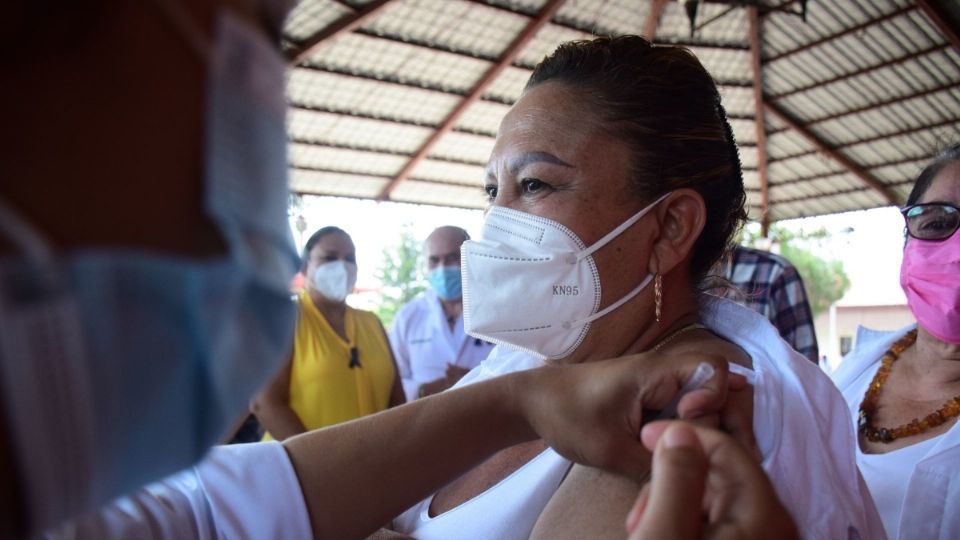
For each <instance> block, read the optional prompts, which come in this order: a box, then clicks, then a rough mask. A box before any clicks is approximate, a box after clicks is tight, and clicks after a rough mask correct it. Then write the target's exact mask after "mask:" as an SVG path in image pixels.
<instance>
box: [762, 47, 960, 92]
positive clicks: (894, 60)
mask: <svg viewBox="0 0 960 540" xmlns="http://www.w3.org/2000/svg"><path fill="white" fill-rule="evenodd" d="M947 47H948V45H946V44H941V45H934V46H932V47H927V48H926V49H923V50H920V51H915V52H912V53H910V54H907V55H904V56H900V57H897V58H892V59H890V60H887V61H886V62H881V63H879V64H875V65H872V66H867V67H865V68H860V69H858V70H856V71H851V72H849V73H844V74H842V75H837V76H836V77H831V78H829V79H825V80H822V81H817V82H814V83H810V84H808V85H806V86H798V87H796V88H794V89H792V90H788V91H786V92H782V93H780V94H776V95H772V96H769V99H772V100H778V99H783V98H785V97H789V96H792V95H794V94H800V93H802V92H808V91H810V90H813V89H815V88H820V87H822V86H827V85H830V84H834V83H837V82H840V81H844V80H847V79H851V78H853V77H857V76H859V75H864V74H866V73H870V72H871V71H876V70H879V69H883V68H886V67H890V66H895V65H897V64H902V63H904V62H907V61H910V60H914V59H916V58H920V57H921V56H926V55H928V54H930V53H934V52H938V51H942V50H943V49H946V48H947Z"/></svg>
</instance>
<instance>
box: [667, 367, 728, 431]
mask: <svg viewBox="0 0 960 540" xmlns="http://www.w3.org/2000/svg"><path fill="white" fill-rule="evenodd" d="M714 373H715V371H714V369H713V366H711V365H710V364H708V363H706V362H701V363H700V364H699V365H697V369H695V370H693V374H692V375H690V378H689V379H687V382H685V383H683V386H681V387H680V390H678V391H677V395H675V396H673V399H672V400H670V403H667V405H666V407H664V408H663V409H662V410H661V411H660V414H659V415H658V416H657V420H670V419H673V418H676V417H677V406H678V405H679V404H680V400H681V399H683V396H685V395H687V394H689V393H690V392H693V391H694V390H696V389H698V388H700V387H702V386H703V385H705V384H706V383H707V381H709V380H710V379H711V378H712V377H713V374H714Z"/></svg>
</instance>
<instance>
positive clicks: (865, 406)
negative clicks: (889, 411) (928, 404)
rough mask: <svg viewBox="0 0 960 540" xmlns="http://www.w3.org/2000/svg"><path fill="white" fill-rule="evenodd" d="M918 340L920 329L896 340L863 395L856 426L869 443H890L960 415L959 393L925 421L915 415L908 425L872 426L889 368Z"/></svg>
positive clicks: (885, 354) (926, 417) (925, 418)
mask: <svg viewBox="0 0 960 540" xmlns="http://www.w3.org/2000/svg"><path fill="white" fill-rule="evenodd" d="M916 340H917V331H916V330H911V331H909V332H907V333H906V335H904V336H903V337H902V338H900V339H899V340H897V342H896V343H894V344H893V345H892V346H891V347H890V349H889V350H888V351H887V352H886V353H884V355H883V358H882V359H881V360H880V369H879V370H877V374H876V375H874V376H873V380H872V381H871V382H870V386H869V387H868V388H867V393H866V394H864V396H863V402H862V403H860V415H859V419H858V421H857V426H858V429H859V431H860V434H861V435H863V436H864V437H866V438H867V440H869V441H870V442H882V443H889V442H893V441H895V440H897V439H899V438H901V437H909V436H911V435H917V434H920V433H923V432H924V431H927V430H929V429H931V428H935V427H937V426H939V425H941V424H943V423H944V422H946V421H947V420H949V419H950V418H953V417H954V416H957V415H960V396H957V397H955V398H953V399H951V400H949V401H947V402H946V403H944V404H943V406H942V407H940V408H939V409H937V410H935V411H933V412H932V413H930V414H928V415H927V416H925V417H924V418H923V420H920V419H917V418H914V419H913V420H911V421H909V422H907V423H906V424H903V425H900V426H897V427H895V428H889V429H888V428H878V427H876V426H874V425H873V415H874V414H875V413H876V412H877V398H879V397H880V389H881V388H883V383H885V382H886V381H887V376H888V375H890V368H891V367H892V366H893V363H894V362H896V361H897V359H898V358H900V355H901V354H902V353H903V351H905V350H907V349H909V348H910V346H911V345H913V344H914V342H915V341H916Z"/></svg>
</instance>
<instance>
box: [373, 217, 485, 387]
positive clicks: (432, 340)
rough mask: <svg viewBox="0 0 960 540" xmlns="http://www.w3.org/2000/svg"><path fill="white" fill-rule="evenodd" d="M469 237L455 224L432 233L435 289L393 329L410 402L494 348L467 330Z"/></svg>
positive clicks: (428, 251)
mask: <svg viewBox="0 0 960 540" xmlns="http://www.w3.org/2000/svg"><path fill="white" fill-rule="evenodd" d="M469 238H470V236H469V235H468V234H467V231H465V230H463V229H461V228H460V227H454V226H449V225H448V226H443V227H439V228H437V229H436V230H434V231H433V232H432V233H430V236H428V237H427V239H426V240H425V241H424V243H423V258H424V262H425V263H426V271H427V281H428V283H429V284H430V288H429V289H428V290H426V291H424V292H423V294H422V295H420V296H419V297H417V298H415V299H414V300H412V301H411V302H410V303H408V304H407V305H405V306H403V308H401V309H400V311H399V312H398V313H397V317H396V319H394V321H393V326H391V328H390V345H391V347H392V348H393V355H394V358H395V359H396V361H397V368H398V369H399V371H400V376H401V380H402V382H403V391H404V393H406V395H407V401H413V400H414V399H417V398H421V397H424V396H428V395H431V394H436V393H437V392H442V391H444V390H446V389H447V388H450V387H451V386H453V385H454V384H456V382H457V381H459V380H460V378H461V377H463V376H464V375H466V374H467V372H468V371H470V370H471V369H473V368H474V367H476V366H477V365H478V364H480V362H481V361H483V359H484V358H486V357H487V355H488V354H490V351H491V350H492V349H493V344H491V343H488V342H486V341H483V340H481V339H477V338H474V337H471V336H469V335H468V334H467V333H466V332H465V331H464V329H463V288H462V286H461V281H460V246H461V245H462V244H463V242H464V241H465V240H469Z"/></svg>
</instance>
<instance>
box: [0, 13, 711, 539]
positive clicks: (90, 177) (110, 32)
mask: <svg viewBox="0 0 960 540" xmlns="http://www.w3.org/2000/svg"><path fill="white" fill-rule="evenodd" d="M75 4H76V3H74V2H67V1H66V0H52V1H50V2H43V3H38V2H33V1H30V0H14V1H13V2H12V3H11V4H8V5H7V6H6V8H7V9H6V11H5V15H6V17H7V18H6V19H5V21H4V23H5V24H4V25H3V28H2V29H0V46H3V48H4V50H5V51H6V52H7V53H6V54H5V56H4V58H3V60H2V62H3V69H0V115H2V117H3V118H4V119H5V132H4V133H5V134H7V133H12V134H16V136H15V137H9V138H8V137H4V138H3V140H2V141H0V142H2V144H0V168H2V172H0V538H19V537H27V536H30V537H32V536H34V535H36V534H39V533H41V532H43V531H45V530H49V529H51V528H60V529H59V532H60V533H62V534H63V535H64V536H68V537H75V538H114V537H124V538H194V537H202V538H216V537H220V538H308V537H311V536H316V537H328V538H348V537H362V536H363V535H364V534H366V533H369V532H371V531H372V530H374V529H376V527H378V526H379V525H381V524H382V523H385V522H386V521H387V520H389V519H390V517H391V516H393V515H395V514H397V513H398V512H399V511H400V510H402V509H403V508H405V507H407V506H409V505H410V504H411V503H412V502H413V501H416V500H418V499H419V498H422V497H423V496H424V495H425V494H427V493H430V492H433V491H435V490H436V489H438V488H439V487H440V486H442V485H444V484H445V483H447V482H448V481H449V480H450V479H452V478H455V477H456V476H457V475H459V474H460V473H462V472H463V471H465V470H467V469H469V468H471V467H473V466H474V465H476V464H478V463H480V462H481V461H483V460H484V459H485V458H486V457H487V456H489V455H490V454H491V453H493V452H494V451H496V450H497V449H498V448H501V447H503V446H507V445H512V444H516V443H517V442H519V441H523V440H529V439H531V438H534V437H537V436H540V437H543V438H544V439H545V440H546V441H548V443H549V444H552V445H554V446H555V447H556V448H557V449H558V451H559V452H561V453H562V454H563V455H568V456H571V457H572V458H575V459H578V460H580V461H583V462H585V463H591V464H594V465H597V466H604V467H606V468H610V469H613V470H618V471H620V472H623V473H628V474H638V473H639V471H640V470H642V469H643V468H644V467H643V466H642V462H643V460H644V459H645V456H646V454H645V453H644V452H643V450H642V448H641V447H640V444H639V442H638V441H637V435H638V434H639V426H640V421H641V420H642V418H641V416H640V411H641V410H643V409H645V408H647V409H649V408H657V407H662V406H663V405H664V403H666V402H667V400H669V398H670V397H671V396H667V395H664V392H663V391H662V388H678V387H680V386H681V384H682V383H683V381H685V380H686V379H687V378H688V377H689V375H690V373H692V372H693V370H694V369H695V368H696V367H697V366H698V365H699V364H700V363H701V362H704V361H707V362H710V363H711V364H712V365H714V367H715V369H716V371H717V373H718V375H717V376H716V377H715V378H714V379H713V380H712V383H711V386H709V389H708V390H706V391H704V392H701V393H699V394H696V393H694V394H690V395H689V396H687V397H686V398H685V399H686V405H682V406H681V410H686V411H688V412H689V411H695V410H702V411H707V412H715V411H716V410H717V409H718V408H719V407H721V406H722V404H723V402H724V398H725V395H726V390H727V379H726V376H725V375H726V370H725V367H726V363H725V362H724V361H723V359H722V358H718V357H716V356H711V355H706V356H704V355H696V356H693V355H683V356H678V357H676V358H670V359H668V360H664V359H663V358H661V357H653V356H650V355H638V356H635V357H632V358H629V359H622V360H612V361H609V362H597V363H595V364H592V365H589V366H586V365H585V366H570V367H563V368H550V369H543V370H540V371H539V372H537V373H529V374H528V373H518V374H516V375H511V376H508V377H504V378H502V379H498V380H496V381H489V382H485V383H480V384H477V385H473V386H471V387H470V388H465V389H463V390H459V391H452V392H447V393H445V394H444V395H440V396H434V397H431V398H428V399H426V400H422V401H420V402H418V403H414V404H411V405H408V406H404V407H399V408H397V409H396V410H391V411H387V412H385V413H383V414H379V415H375V416H372V417H369V418H366V419H363V420H360V421H357V422H350V423H345V424H342V425H339V426H337V427H335V428H332V429H329V430H320V431H315V432H311V433H307V434H304V435H301V436H298V437H293V438H291V439H290V440H289V441H288V442H285V443H283V444H281V443H278V442H271V443H257V444H250V445H235V446H231V447H215V448H213V449H211V448H210V445H211V444H213V442H214V441H216V440H219V439H220V438H221V437H222V436H223V435H224V434H225V431H226V429H227V427H228V425H229V423H230V420H232V419H234V418H236V417H237V416H238V415H239V414H240V413H241V412H242V411H243V410H244V409H245V408H246V405H247V400H248V399H249V398H250V397H251V396H252V393H253V392H254V391H255V390H256V389H257V388H258V387H260V385H262V384H263V383H264V382H265V381H266V379H267V378H268V377H269V376H270V375H271V374H272V373H273V372H275V370H276V369H277V368H278V367H279V366H280V364H281V363H282V362H283V360H284V358H286V355H287V354H288V353H289V350H290V346H291V339H292V332H293V324H294V306H293V304H292V303H291V301H290V299H289V295H288V293H287V290H286V287H287V283H288V281H289V279H290V278H291V277H292V276H293V273H294V272H295V271H296V265H297V257H296V254H295V252H294V250H293V245H292V242H291V239H290V231H289V228H288V225H287V220H286V208H285V206H286V199H287V185H286V171H285V168H286V163H287V161H286V157H285V146H286V135H285V131H284V109H285V101H284V96H283V76H284V70H285V60H284V59H283V57H282V56H281V55H280V54H279V46H278V45H277V39H276V37H277V36H278V35H279V32H280V28H281V22H282V20H283V18H284V16H285V15H286V12H287V11H288V9H289V7H290V4H291V3H290V2H287V1H284V0H275V1H269V0H264V1H261V2H247V1H240V0H237V1H217V0H198V1H186V0H149V1H144V2H116V3H110V2H107V1H99V2H98V1H95V2H84V3H82V5H80V4H76V5H75ZM23 43H30V44H31V46H30V47H23V46H22V44H23ZM66 86H69V92H68V94H69V99H64V95H65V93H64V88H65V87H66ZM51 126H58V129H55V130H52V129H51ZM51 149H56V151H55V152H52V151H51ZM586 379H590V380H591V384H590V385H580V384H578V381H582V380H586ZM683 407H686V408H685V409H684V408H683ZM625 419H626V420H628V421H625ZM441 441H442V442H445V443H446V444H439V442H441ZM449 441H456V442H457V444H449ZM204 455H206V458H205V459H204V460H203V461H202V462H200V463H199V464H198V465H196V466H195V467H191V465H193V464H195V463H196V462H197V461H198V460H200V459H201V457H203V456H204ZM358 464H362V466H360V465H358ZM188 467H189V468H188ZM185 468H186V470H184V469H185ZM178 470H183V472H181V473H178V474H176V475H174V476H168V475H171V474H173V473H176V471H178ZM165 476H166V477H167V478H166V479H165V480H162V481H161V482H159V483H154V484H150V485H148V486H147V487H142V486H144V484H146V483H148V482H153V481H157V480H160V479H162V478H164V477H165ZM373 492H375V493H378V499H377V501H378V504H376V505H369V506H362V505H361V506H357V505H356V501H357V500H360V499H361V498H363V497H364V495H366V494H369V493H373ZM116 497H123V498H121V499H116V500H115V498H116ZM111 500H115V502H113V503H111V504H109V505H108V506H107V507H105V508H103V509H102V510H100V511H97V509H98V507H100V506H101V505H104V504H107V503H108V502H109V501H111ZM79 516H86V517H83V518H80V517H79ZM70 519H77V521H74V522H72V523H70V524H67V525H64V522H65V521H66V520H70Z"/></svg>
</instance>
